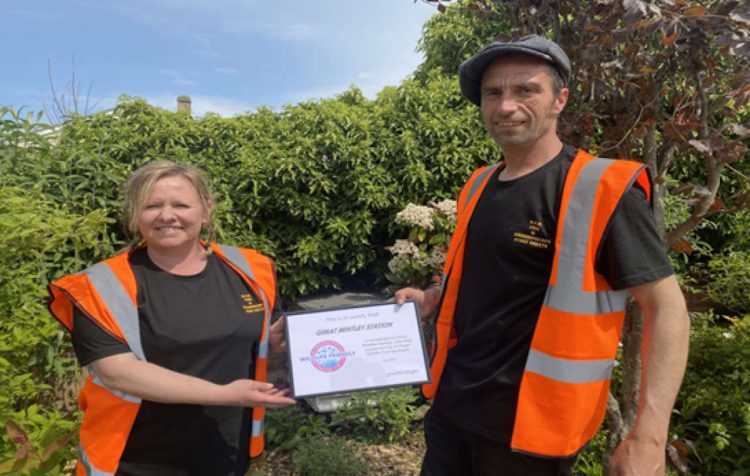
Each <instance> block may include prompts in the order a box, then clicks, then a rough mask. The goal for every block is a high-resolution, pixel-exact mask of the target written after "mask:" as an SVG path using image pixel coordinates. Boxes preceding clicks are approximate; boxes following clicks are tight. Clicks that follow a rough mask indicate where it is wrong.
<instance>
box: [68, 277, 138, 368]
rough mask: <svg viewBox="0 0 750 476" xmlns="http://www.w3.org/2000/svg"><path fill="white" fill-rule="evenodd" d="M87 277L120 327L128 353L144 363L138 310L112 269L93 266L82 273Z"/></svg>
mask: <svg viewBox="0 0 750 476" xmlns="http://www.w3.org/2000/svg"><path fill="white" fill-rule="evenodd" d="M83 274H85V275H86V276H88V278H89V281H90V282H91V285H92V286H94V289H96V292H97V293H98V294H99V297H100V298H101V300H102V302H104V305H105V306H107V309H108V310H109V312H110V314H112V317H114V319H115V322H117V325H118V326H119V327H120V330H121V331H122V334H123V336H125V341H126V342H127V343H128V347H130V351H131V352H133V354H135V356H136V357H138V358H139V359H141V360H143V361H145V360H146V356H145V355H144V354H143V347H141V333H140V329H139V328H138V309H137V308H136V306H135V304H134V303H133V301H132V299H130V296H129V295H128V293H127V292H126V291H125V288H123V286H122V283H120V280H119V279H117V276H115V273H114V271H112V268H110V267H109V265H107V264H106V263H99V264H95V265H94V266H92V267H90V268H88V269H86V270H84V271H83Z"/></svg>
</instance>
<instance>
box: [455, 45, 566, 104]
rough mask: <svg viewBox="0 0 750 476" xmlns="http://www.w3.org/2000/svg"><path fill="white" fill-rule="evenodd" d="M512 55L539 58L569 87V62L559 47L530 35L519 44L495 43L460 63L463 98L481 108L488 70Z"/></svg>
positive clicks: (459, 77)
mask: <svg viewBox="0 0 750 476" xmlns="http://www.w3.org/2000/svg"><path fill="white" fill-rule="evenodd" d="M510 54H516V55H527V56H533V57H536V58H540V59H542V60H544V61H546V62H548V63H549V64H551V65H552V66H554V68H555V69H556V70H557V71H558V73H560V77H562V80H563V82H564V83H565V85H566V86H567V85H568V82H569V81H570V59H569V58H568V55H566V54H565V51H563V49H562V48H561V47H560V45H558V44H557V43H555V42H554V41H551V40H548V39H547V38H544V37H542V36H539V35H528V36H524V37H523V38H521V39H519V40H516V41H510V42H501V41H493V42H492V43H490V44H489V45H487V46H485V47H484V49H483V50H482V51H480V52H479V53H477V54H476V55H474V56H472V57H471V58H469V59H467V60H466V61H464V62H463V63H461V66H459V68H458V84H459V85H460V86H461V93H463V95H464V97H466V99H468V100H469V101H471V102H473V103H474V104H476V105H477V106H479V105H480V102H481V95H480V92H479V86H480V83H481V81H482V74H484V70H485V68H487V66H488V65H489V64H490V63H491V62H492V61H494V60H495V59H497V58H498V57H500V56H503V55H510Z"/></svg>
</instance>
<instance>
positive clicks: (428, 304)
mask: <svg viewBox="0 0 750 476" xmlns="http://www.w3.org/2000/svg"><path fill="white" fill-rule="evenodd" d="M393 299H394V300H395V301H396V304H398V305H399V306H402V305H403V304H404V303H405V302H406V301H407V300H409V299H411V300H413V301H414V302H416V303H417V306H418V307H419V315H420V316H421V317H422V318H424V317H426V316H428V315H429V314H430V313H432V311H434V310H435V308H436V307H437V305H438V303H439V302H440V290H439V289H438V288H437V287H433V288H429V289H427V290H426V291H423V290H421V289H417V288H403V289H399V290H398V291H396V294H395V295H394V297H393Z"/></svg>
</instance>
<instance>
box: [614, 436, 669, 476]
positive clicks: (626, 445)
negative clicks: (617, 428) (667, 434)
mask: <svg viewBox="0 0 750 476" xmlns="http://www.w3.org/2000/svg"><path fill="white" fill-rule="evenodd" d="M665 446H666V443H664V444H661V443H659V442H657V441H653V440H652V441H644V440H638V439H636V438H631V437H628V438H626V439H625V441H623V442H622V443H621V444H620V446H619V447H618V448H617V450H616V451H615V454H614V456H612V459H611V460H610V462H609V473H608V474H609V475H610V476H664V471H665V469H664V464H665V462H664V461H665Z"/></svg>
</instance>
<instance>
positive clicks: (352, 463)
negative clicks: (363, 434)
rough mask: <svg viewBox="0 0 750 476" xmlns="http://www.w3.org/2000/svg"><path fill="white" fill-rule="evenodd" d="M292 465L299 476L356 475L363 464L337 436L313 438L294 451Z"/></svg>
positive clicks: (362, 470) (360, 470)
mask: <svg viewBox="0 0 750 476" xmlns="http://www.w3.org/2000/svg"><path fill="white" fill-rule="evenodd" d="M294 466H295V468H296V470H297V472H298V473H299V474H300V475H301V476H330V475H332V474H335V475H337V476H356V475H358V474H364V471H365V466H364V464H363V463H362V462H361V461H360V460H358V459H357V457H356V456H355V455H354V454H353V453H352V451H351V450H350V449H348V448H347V447H346V440H344V439H343V438H337V437H328V438H314V439H311V440H308V442H307V444H306V445H305V446H302V447H300V448H298V449H297V451H296V452H295V453H294Z"/></svg>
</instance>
